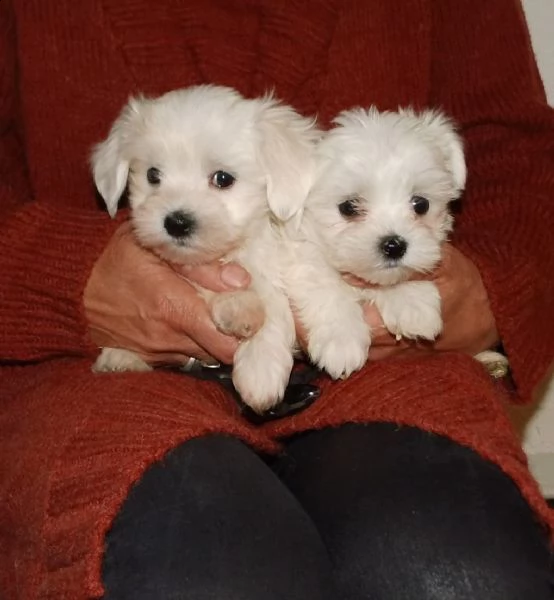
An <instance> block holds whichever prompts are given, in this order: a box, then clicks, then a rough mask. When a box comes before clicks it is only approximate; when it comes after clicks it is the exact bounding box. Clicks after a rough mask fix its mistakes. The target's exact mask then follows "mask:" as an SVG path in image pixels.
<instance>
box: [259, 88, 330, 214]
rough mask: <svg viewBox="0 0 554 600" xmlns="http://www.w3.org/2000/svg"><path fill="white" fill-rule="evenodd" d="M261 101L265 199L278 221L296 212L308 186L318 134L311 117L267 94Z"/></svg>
mask: <svg viewBox="0 0 554 600" xmlns="http://www.w3.org/2000/svg"><path fill="white" fill-rule="evenodd" d="M258 102H261V103H262V104H261V111H260V113H259V120H258V127H259V131H260V134H261V148H260V161H261V164H262V167H263V169H264V171H265V173H266V177H267V202H268V205H269V208H270V210H271V212H272V213H273V214H274V215H275V216H276V217H277V218H278V219H280V220H281V221H288V220H289V219H291V218H292V217H293V216H294V215H296V214H298V213H299V212H300V211H301V210H302V208H303V206H304V202H305V200H306V196H307V195H308V192H309V190H310V186H311V184H312V178H313V169H314V156H313V153H314V149H315V144H316V141H317V139H318V138H319V137H320V134H319V132H318V130H317V128H316V126H315V119H308V118H306V117H303V116H301V115H299V114H298V113H297V112H296V111H295V110H294V109H292V108H291V107H290V106H286V105H284V104H280V103H278V102H277V101H275V100H273V99H272V98H271V97H267V98H264V99H262V100H260V101H258Z"/></svg>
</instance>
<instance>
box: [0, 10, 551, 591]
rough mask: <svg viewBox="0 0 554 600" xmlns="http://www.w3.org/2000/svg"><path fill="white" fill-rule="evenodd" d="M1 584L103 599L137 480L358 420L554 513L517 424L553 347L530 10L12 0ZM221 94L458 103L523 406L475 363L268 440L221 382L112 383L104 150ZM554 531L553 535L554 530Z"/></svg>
mask: <svg viewBox="0 0 554 600" xmlns="http://www.w3.org/2000/svg"><path fill="white" fill-rule="evenodd" d="M0 56H1V57H2V60H1V61H0V216H1V217H2V218H1V220H0V253H1V256H2V270H1V273H0V360H3V361H4V363H5V364H4V366H2V367H1V368H0V398H1V401H0V473H1V475H0V503H1V506H2V514H1V515H0V589H2V592H3V594H4V596H3V597H5V598H6V600H36V599H41V600H42V599H52V600H66V599H67V600H87V599H90V598H99V597H101V595H102V585H101V578H100V572H101V564H102V552H103V545H104V536H105V533H106V531H107V530H108V529H109V527H110V524H111V522H112V519H113V518H114V516H115V514H116V513H117V510H118V508H119V507H120V505H121V503H122V502H123V501H124V499H125V496H126V494H127V492H128V489H129V487H130V486H131V485H132V484H133V483H134V482H135V481H137V479H138V478H139V477H140V476H141V474H142V473H143V471H144V469H146V468H147V466H148V465H149V464H151V463H152V462H153V461H155V460H157V459H159V458H160V457H162V456H163V455H164V454H165V453H166V452H168V451H169V450H170V449H171V448H173V447H175V446H176V445H178V444H179V443H181V442H183V441H185V440H187V439H190V438H193V437H197V436H200V435H204V434H208V433H212V432H221V433H227V434H229V435H233V436H237V437H239V438H241V439H243V440H245V441H246V442H247V443H249V444H251V445H252V446H253V447H255V448H257V449H259V450H262V451H267V452H277V451H278V450H279V443H280V440H281V439H283V438H286V437H287V436H290V435H293V434H295V433H297V432H302V431H305V430H308V429H314V428H322V427H326V426H338V425H340V424H341V423H345V422H349V421H350V422H352V421H353V422H361V423H364V422H371V421H390V422H395V423H398V424H399V426H402V425H411V426H417V427H420V428H423V429H426V430H428V431H431V432H434V433H436V434H439V435H444V436H448V437H450V438H452V439H454V440H456V441H457V442H459V443H461V444H464V445H467V446H469V447H472V448H474V449H475V450H476V451H477V452H479V453H480V454H481V455H482V456H483V457H485V458H486V459H488V460H490V461H492V462H494V463H496V464H498V465H499V466H500V468H501V469H502V470H503V471H504V472H505V473H507V474H508V475H509V476H510V477H511V478H512V479H513V480H514V482H515V484H517V485H518V486H519V488H520V489H521V492H522V494H523V495H524V497H525V498H526V499H527V501H528V502H529V503H530V504H531V505H532V506H533V508H534V509H535V511H536V514H537V518H539V519H540V520H541V521H542V522H543V523H544V524H545V526H548V527H550V528H552V526H553V525H554V518H553V516H552V513H551V512H550V511H549V509H548V507H547V506H546V503H545V502H544V500H543V499H542V498H541V495H540V493H539V490H538V487H537V485H536V483H535V481H534V480H533V479H532V477H531V476H530V475H529V473H528V470H527V465H526V461H525V456H524V454H523V452H522V451H521V448H520V445H519V442H518V440H517V438H516V435H515V433H514V432H513V430H512V428H511V426H510V424H509V422H508V420H507V418H506V415H505V412H504V403H505V402H506V401H508V400H515V401H518V402H527V401H529V400H530V399H531V395H532V392H533V389H534V388H535V387H536V385H537V384H538V383H539V381H540V380H541V379H542V378H544V376H545V375H546V373H547V370H548V368H549V366H550V365H551V361H552V357H553V355H554V320H553V319H552V315H553V314H554V305H553V303H554V288H553V286H554V278H553V277H552V273H554V252H553V241H552V237H551V235H550V232H551V230H552V225H553V224H554V223H553V221H554V217H553V215H554V203H553V202H552V197H553V196H554V116H553V113H552V110H551V109H549V108H548V107H547V106H546V103H545V100H544V94H543V90H542V85H541V82H540V78H539V77H538V74H537V70H536V65H535V64H534V61H533V57H532V53H531V49H530V45H529V39H528V35H527V32H526V28H525V23H524V18H523V13H522V11H521V7H520V6H519V4H518V2H517V1H516V0H487V1H486V2H483V0H467V1H466V2H464V3H459V2H458V1H457V0H441V2H436V1H433V0H390V1H387V2H383V1H381V0H188V1H187V2H183V1H181V0H160V1H159V2H157V3H156V4H155V6H154V5H153V4H152V3H149V2H147V1H146V0H81V1H80V2H78V3H77V2H74V1H73V0H56V1H55V2H54V1H51V2H46V1H44V0H2V1H0ZM201 82H213V83H219V84H226V85H231V86H235V87H237V88H238V89H239V90H240V91H241V92H243V93H244V94H247V95H256V94H260V93H263V92H264V91H266V90H267V89H270V88H275V90H276V93H277V95H278V96H279V97H281V98H283V99H284V100H285V101H288V102H291V103H293V104H294V105H295V106H296V107H297V108H298V109H299V110H300V111H302V112H304V113H305V114H312V113H317V114H318V116H319V117H320V119H321V121H322V123H328V122H329V120H330V119H331V118H332V116H333V115H334V114H335V113H336V112H337V111H338V110H341V109H344V108H348V107H351V106H354V105H359V104H361V105H368V104H371V103H375V104H377V105H378V106H379V107H380V108H395V107H396V106H397V105H399V104H412V105H415V106H424V105H439V106H442V107H443V108H445V109H446V110H447V111H448V112H450V113H451V114H452V115H453V116H454V117H455V118H456V119H457V120H458V122H459V123H460V124H461V128H462V131H463V134H464V137H465V139H466V142H467V152H468V163H469V182H468V189H467V192H466V194H465V198H464V205H465V209H464V211H463V213H462V215H461V216H460V218H459V220H458V225H457V230H456V234H455V242H456V244H457V245H458V246H459V247H460V248H461V249H462V250H463V251H464V252H465V253H466V254H467V255H468V256H470V257H471V258H472V260H474V261H475V263H476V264H477V265H478V267H479V269H480V271H481V273H482V275H483V279H484V281H485V285H486V286H487V288H488V292H489V296H490V299H491V303H492V306H493V310H494V313H495V316H496V318H497V321H498V327H499V330H500V332H501V334H502V338H503V341H504V344H505V347H506V348H507V350H508V353H509V355H510V361H511V364H512V365H513V369H514V378H515V383H516V388H517V391H516V392H515V393H513V392H508V391H507V390H506V389H505V388H504V387H503V386H502V385H500V384H497V383H495V382H493V381H492V380H490V378H489V377H488V376H487V374H486V373H485V372H484V370H483V369H482V367H481V366H480V365H479V364H478V363H476V362H475V361H474V360H472V359H471V358H470V357H466V356H460V355H455V354H442V355H436V356H428V357H426V358H421V359H417V360H416V359H403V360H391V361H387V362H383V363H379V364H372V365H368V366H367V367H366V368H365V369H364V370H363V371H362V372H360V373H357V374H356V375H354V376H353V377H351V378H350V379H349V380H347V381H345V382H341V383H331V382H330V381H327V380H324V381H322V382H321V383H322V386H323V395H322V397H321V399H320V400H318V401H317V402H316V403H315V404H314V405H313V406H312V407H310V408H309V409H308V410H306V411H305V412H303V413H300V414H299V415H296V416H294V417H291V418H289V419H286V420H283V421H281V422H274V423H271V424H267V425H265V426H263V427H259V428H256V427H253V426H251V425H249V424H247V423H246V422H244V421H243V420H241V419H240V417H239V416H238V414H237V409H236V406H235V405H234V403H233V401H232V400H231V399H230V398H229V397H228V396H227V394H226V393H225V392H224V391H223V390H222V389H221V388H219V387H218V386H216V385H212V384H209V383H206V382H199V381H195V380H191V379H189V378H186V377H184V376H179V375H175V374H169V373H162V372H155V373H146V374H137V373H129V374H114V375H106V376H98V375H94V374H92V372H91V370H90V367H91V352H92V351H93V348H91V347H90V344H89V343H88V341H87V337H86V323H85V321H84V318H83V314H82V307H81V298H82V293H83V289H84V286H85V284H86V281H87V278H88V276H89V274H90V270H91V268H92V265H93V264H94V261H95V260H96V258H97V257H98V255H99V254H100V253H101V251H102V249H103V248H104V246H105V244H106V242H107V240H108V239H109V237H110V235H111V234H112V232H113V230H114V227H116V226H117V224H118V223H117V222H114V221H111V220H110V219H109V218H108V217H107V215H106V214H105V213H104V212H103V211H101V210H100V209H99V208H98V205H97V203H96V198H95V195H94V193H93V188H92V184H91V178H90V173H89V168H88V164H87V163H88V155H89V152H90V147H91V145H92V144H94V143H95V142H97V141H99V140H100V139H101V138H102V137H103V136H104V135H105V134H106V132H107V130H108V128H109V126H110V124H111V122H112V121H113V119H114V117H115V116H116V114H117V113H118V111H119V110H120V108H121V106H122V104H123V103H124V101H125V100H126V98H127V97H128V95H129V94H131V93H136V92H139V91H141V92H145V93H148V94H158V93H161V92H164V91H166V90H168V89H172V88H176V87H180V86H186V85H191V84H195V83H201ZM551 530H552V529H551Z"/></svg>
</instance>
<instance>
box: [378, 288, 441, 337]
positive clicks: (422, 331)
mask: <svg viewBox="0 0 554 600" xmlns="http://www.w3.org/2000/svg"><path fill="white" fill-rule="evenodd" d="M376 305H377V308H378V309H379V312H380V313H381V317H382V319H383V322H384V324H385V327H386V328H387V329H388V330H389V331H390V332H391V333H392V334H393V335H398V336H402V337H405V338H409V339H416V338H423V339H426V340H434V339H435V338H436V337H437V336H438V335H439V334H440V332H441V331H442V317H441V299H440V295H439V291H438V289H437V287H436V286H435V285H434V284H433V283H431V282H428V281H417V282H412V283H406V284H403V285H399V286H397V287H396V288H394V289H393V290H387V291H385V292H383V293H382V294H381V295H380V296H379V297H378V299H377V300H376Z"/></svg>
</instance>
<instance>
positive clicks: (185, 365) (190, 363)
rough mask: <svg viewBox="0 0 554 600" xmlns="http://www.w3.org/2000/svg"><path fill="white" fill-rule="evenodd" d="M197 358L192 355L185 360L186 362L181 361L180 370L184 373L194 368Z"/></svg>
mask: <svg viewBox="0 0 554 600" xmlns="http://www.w3.org/2000/svg"><path fill="white" fill-rule="evenodd" d="M197 362H198V361H197V359H196V358H193V357H192V356H191V357H190V358H189V359H188V360H187V362H186V363H183V365H182V366H181V371H184V372H185V373H189V372H190V371H192V369H193V368H194V365H195V363H197Z"/></svg>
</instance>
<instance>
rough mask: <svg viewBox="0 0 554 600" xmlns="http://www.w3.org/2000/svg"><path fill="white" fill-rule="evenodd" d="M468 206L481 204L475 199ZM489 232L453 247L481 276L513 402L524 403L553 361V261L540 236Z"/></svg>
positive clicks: (461, 240)
mask: <svg viewBox="0 0 554 600" xmlns="http://www.w3.org/2000/svg"><path fill="white" fill-rule="evenodd" d="M500 197H501V196H500ZM471 201H472V202H479V199H478V198H476V197H475V195H473V196H472V199H471ZM520 201H521V203H523V204H525V200H524V199H523V198H521V200H520ZM499 214H502V213H499ZM500 218H501V217H500ZM518 225H519V227H518ZM492 227H493V226H492V225H491V231H488V230H487V227H486V225H485V224H482V225H481V227H480V228H479V230H477V229H473V230H472V231H471V232H467V231H466V232H465V233H464V235H461V236H459V239H458V238H457V237H455V240H454V245H455V246H456V247H457V248H458V249H459V250H460V251H461V252H462V253H463V254H464V255H465V256H467V257H468V258H469V259H471V260H472V261H473V262H474V264H475V265H476V266H477V268H478V270H479V272H480V274H481V277H482V279H483V283H484V285H485V288H486V290H487V293H488V297H489V302H490V305H491V309H492V312H493V314H494V317H495V320H496V325H497V328H498V332H499V335H500V339H501V341H502V345H503V347H504V350H505V351H506V354H507V356H508V359H509V362H510V368H511V372H512V377H513V380H514V382H515V385H516V391H517V394H516V395H515V396H513V398H514V400H515V401H516V402H521V403H524V402H525V403H527V402H531V401H532V400H533V393H534V392H535V391H536V389H537V387H538V386H539V384H541V383H542V382H543V381H544V379H545V377H547V375H548V373H549V371H550V369H551V367H552V362H553V358H554V318H553V316H554V282H553V278H552V273H554V264H553V258H554V257H553V256H552V255H551V253H550V255H548V254H546V255H545V254H543V253H542V251H541V249H540V246H541V245H540V244H539V245H538V246H537V245H536V243H535V242H536V240H535V237H534V236H535V235H538V236H540V232H538V231H534V230H532V229H529V228H526V227H525V226H524V223H517V224H516V226H515V227H512V228H511V229H513V231H507V230H506V229H504V230H502V228H498V229H495V230H492ZM501 232H502V234H501Z"/></svg>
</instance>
